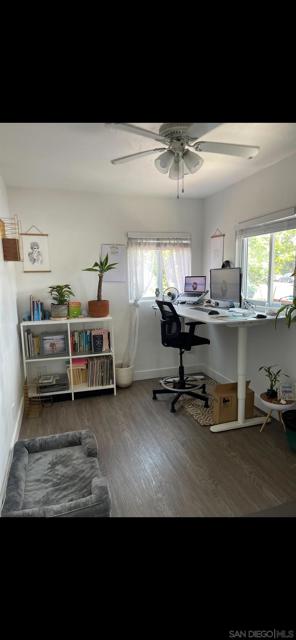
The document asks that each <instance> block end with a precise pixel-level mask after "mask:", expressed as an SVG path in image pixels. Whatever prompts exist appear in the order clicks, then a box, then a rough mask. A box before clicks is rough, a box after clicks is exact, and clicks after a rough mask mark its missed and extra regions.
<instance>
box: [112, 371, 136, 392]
mask: <svg viewBox="0 0 296 640" xmlns="http://www.w3.org/2000/svg"><path fill="white" fill-rule="evenodd" d="M115 375H116V385H117V387H122V388H124V387H130V385H131V384H132V382H133V377H134V367H133V366H132V367H120V366H117V367H115Z"/></svg>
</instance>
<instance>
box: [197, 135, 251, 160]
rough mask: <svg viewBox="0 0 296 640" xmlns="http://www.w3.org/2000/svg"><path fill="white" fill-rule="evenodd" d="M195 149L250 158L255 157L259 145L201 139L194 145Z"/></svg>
mask: <svg viewBox="0 0 296 640" xmlns="http://www.w3.org/2000/svg"><path fill="white" fill-rule="evenodd" d="M194 148H195V149H196V151H200V152H202V151H205V152H206V153H223V154H224V155H229V156H238V157H239V158H247V159H248V160H251V159H252V158H255V156H256V155H257V153H258V151H259V150H260V147H251V146H249V145H247V144H228V143H226V142H206V141H204V140H201V141H200V142H197V143H196V144H195V145H194Z"/></svg>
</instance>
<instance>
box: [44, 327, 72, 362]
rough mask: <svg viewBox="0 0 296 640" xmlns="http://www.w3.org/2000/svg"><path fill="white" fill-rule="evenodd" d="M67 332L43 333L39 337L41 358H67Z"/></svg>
mask: <svg viewBox="0 0 296 640" xmlns="http://www.w3.org/2000/svg"><path fill="white" fill-rule="evenodd" d="M67 355H68V348H67V332H66V331H65V332H63V331H62V332H60V333H44V334H42V335H41V357H43V358H46V357H49V358H53V357H54V356H67Z"/></svg>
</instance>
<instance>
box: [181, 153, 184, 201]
mask: <svg viewBox="0 0 296 640" xmlns="http://www.w3.org/2000/svg"><path fill="white" fill-rule="evenodd" d="M181 162H182V193H184V162H183V160H181Z"/></svg>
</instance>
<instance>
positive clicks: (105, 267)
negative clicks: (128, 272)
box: [82, 253, 118, 300]
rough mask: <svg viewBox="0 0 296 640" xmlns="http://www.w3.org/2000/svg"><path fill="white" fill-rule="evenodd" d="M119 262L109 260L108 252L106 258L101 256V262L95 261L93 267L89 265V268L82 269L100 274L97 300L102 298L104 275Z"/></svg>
mask: <svg viewBox="0 0 296 640" xmlns="http://www.w3.org/2000/svg"><path fill="white" fill-rule="evenodd" d="M117 264H118V262H109V256H108V253H107V255H106V256H105V258H101V259H100V262H94V264H93V266H92V267H88V268H87V269H82V271H95V272H96V273H97V274H98V277H99V282H98V291H97V300H102V285H103V277H104V274H105V273H107V271H110V269H115V267H116V265H117Z"/></svg>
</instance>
